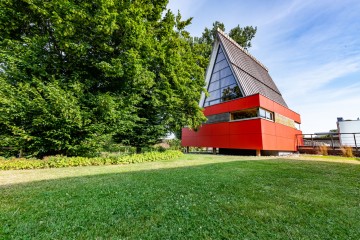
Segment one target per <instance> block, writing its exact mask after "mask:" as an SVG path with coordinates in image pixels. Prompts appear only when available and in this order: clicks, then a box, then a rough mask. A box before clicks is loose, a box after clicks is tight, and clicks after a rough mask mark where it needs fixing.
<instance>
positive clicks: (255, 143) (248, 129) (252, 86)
mask: <svg viewBox="0 0 360 240" xmlns="http://www.w3.org/2000/svg"><path fill="white" fill-rule="evenodd" d="M206 88H207V91H208V93H209V94H208V95H207V96H206V95H205V93H202V96H201V99H200V102H199V104H200V106H201V107H204V114H205V116H206V117H207V118H208V120H207V122H206V123H204V124H203V125H202V126H201V127H200V128H199V129H198V130H197V131H194V130H191V129H189V128H183V130H182V145H183V146H186V147H189V146H193V147H212V148H214V149H216V148H219V152H220V153H226V152H239V153H245V154H252V153H254V154H255V153H256V154H257V155H260V154H264V155H268V154H271V155H274V154H277V153H279V152H294V151H297V137H296V135H297V134H301V131H300V130H298V129H299V126H300V123H301V120H300V115H299V114H297V113H296V112H294V111H292V110H290V109H289V108H288V107H287V104H286V102H285V100H284V99H283V97H282V95H281V93H280V91H279V89H278V88H277V87H276V85H275V83H274V81H273V80H272V79H271V77H270V75H269V73H268V70H267V68H266V67H265V66H264V65H263V64H261V63H260V62H259V61H258V60H256V59H255V58H254V57H253V56H251V55H250V54H249V53H248V52H247V51H246V50H244V49H243V48H242V47H241V46H239V45H238V44H237V43H236V42H235V41H234V40H232V39H231V38H230V37H228V36H227V35H226V34H224V33H223V32H221V31H220V30H218V33H217V39H216V41H215V43H214V47H213V52H212V55H211V59H210V63H209V67H208V70H207V73H206Z"/></svg>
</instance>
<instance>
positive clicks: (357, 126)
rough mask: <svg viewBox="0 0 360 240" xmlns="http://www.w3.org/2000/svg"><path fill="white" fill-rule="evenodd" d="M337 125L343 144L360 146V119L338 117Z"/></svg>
mask: <svg viewBox="0 0 360 240" xmlns="http://www.w3.org/2000/svg"><path fill="white" fill-rule="evenodd" d="M337 127H338V133H340V134H339V138H340V144H341V145H342V146H351V147H356V146H357V147H359V146H360V119H359V118H358V119H357V120H344V119H343V118H338V119H337Z"/></svg>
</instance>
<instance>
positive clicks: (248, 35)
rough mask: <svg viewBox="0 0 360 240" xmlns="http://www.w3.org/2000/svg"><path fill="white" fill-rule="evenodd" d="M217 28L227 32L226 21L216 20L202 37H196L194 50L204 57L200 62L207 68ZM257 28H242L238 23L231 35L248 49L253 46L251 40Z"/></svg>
mask: <svg viewBox="0 0 360 240" xmlns="http://www.w3.org/2000/svg"><path fill="white" fill-rule="evenodd" d="M217 29H220V30H222V31H223V32H225V25H224V23H222V22H219V21H215V22H214V23H213V25H212V28H211V29H210V28H207V27H206V28H205V29H204V31H203V33H202V36H201V37H198V38H194V44H193V51H194V52H195V53H196V54H199V55H201V56H202V57H203V61H201V62H200V65H201V66H202V67H203V68H204V69H206V68H207V66H208V64H209V61H210V55H211V51H212V47H213V44H214V41H215V39H216V34H217V33H216V32H217ZM256 30H257V28H256V27H252V26H246V27H244V28H241V27H240V25H238V26H236V27H235V28H232V29H231V30H230V32H229V36H230V37H231V38H232V39H234V40H235V41H236V42H237V43H238V44H239V45H240V46H242V47H243V48H245V49H248V48H250V47H251V40H252V39H253V38H254V37H255V34H256Z"/></svg>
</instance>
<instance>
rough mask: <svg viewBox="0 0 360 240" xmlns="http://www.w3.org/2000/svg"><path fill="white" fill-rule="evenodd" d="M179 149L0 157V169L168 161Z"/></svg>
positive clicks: (174, 156) (175, 155)
mask: <svg viewBox="0 0 360 240" xmlns="http://www.w3.org/2000/svg"><path fill="white" fill-rule="evenodd" d="M181 155H182V153H181V152H180V151H175V150H168V151H165V152H147V153H143V154H132V155H120V154H119V155H108V156H104V157H93V158H88V157H65V156H61V155H58V156H50V157H45V158H44V159H42V160H39V159H25V158H12V159H0V170H17V169H40V168H61V167H77V166H97V165H110V164H128V163H141V162H153V161H168V160H172V159H174V158H177V157H180V156H181Z"/></svg>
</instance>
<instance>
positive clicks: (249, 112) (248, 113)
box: [231, 108, 258, 120]
mask: <svg viewBox="0 0 360 240" xmlns="http://www.w3.org/2000/svg"><path fill="white" fill-rule="evenodd" d="M257 116H258V110H257V108H251V109H245V110H241V111H238V112H233V113H231V120H239V119H246V118H255V117H257Z"/></svg>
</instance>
